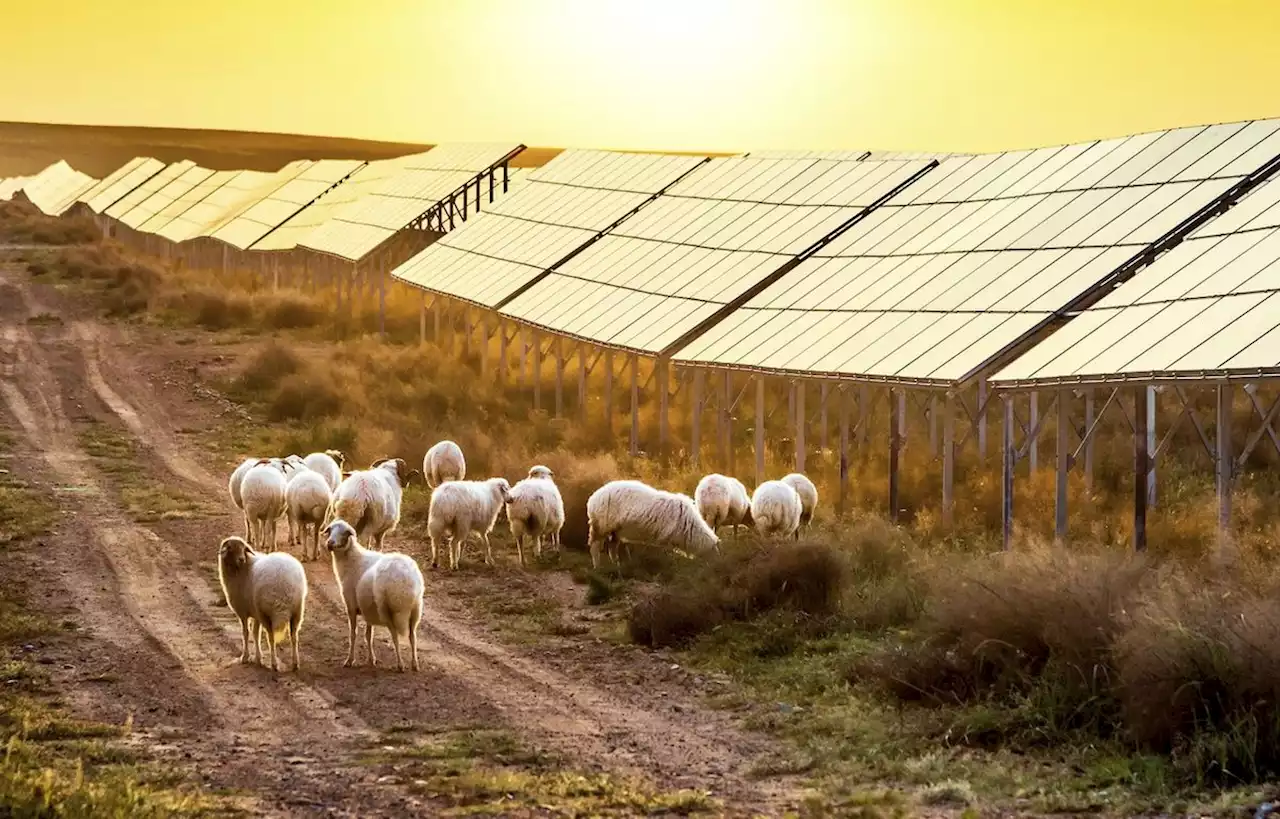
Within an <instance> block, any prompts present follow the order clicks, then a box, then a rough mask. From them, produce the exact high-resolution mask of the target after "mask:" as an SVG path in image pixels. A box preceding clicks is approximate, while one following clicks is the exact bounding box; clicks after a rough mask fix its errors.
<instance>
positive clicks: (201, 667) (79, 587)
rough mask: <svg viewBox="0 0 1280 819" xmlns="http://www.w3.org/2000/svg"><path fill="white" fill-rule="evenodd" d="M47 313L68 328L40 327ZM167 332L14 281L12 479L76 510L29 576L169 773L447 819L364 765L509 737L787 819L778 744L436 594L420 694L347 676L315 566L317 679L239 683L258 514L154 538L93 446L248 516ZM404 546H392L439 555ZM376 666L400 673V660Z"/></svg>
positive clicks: (262, 673)
mask: <svg viewBox="0 0 1280 819" xmlns="http://www.w3.org/2000/svg"><path fill="white" fill-rule="evenodd" d="M48 314H52V315H57V316H61V317H62V321H47V320H46V321H29V319H31V317H33V316H42V315H48ZM149 332H150V331H145V330H144V331H136V330H133V329H130V328H126V327H121V326H118V325H114V324H105V323H101V322H98V321H97V320H95V319H94V318H93V317H92V316H90V315H87V314H85V313H84V311H80V310H77V309H75V308H74V307H73V306H72V305H70V304H69V303H67V302H65V301H63V300H62V298H61V297H60V296H59V295H58V294H57V293H55V292H53V291H51V290H50V291H46V290H42V289H35V288H33V287H32V286H31V285H30V284H29V283H28V282H27V281H26V277H25V274H23V273H21V272H19V270H18V269H17V268H16V267H15V266H3V265H0V398H2V399H3V410H0V412H2V413H7V414H8V416H9V417H10V418H12V420H13V423H12V424H11V426H15V427H16V428H17V429H19V430H20V431H21V441H20V443H19V446H18V450H17V452H16V459H17V460H16V464H15V465H14V466H13V468H14V470H15V471H18V472H20V473H26V477H27V478H28V479H29V480H32V481H34V482H38V483H44V484H47V485H51V486H53V487H55V488H56V489H57V490H58V493H59V497H60V499H61V502H62V508H63V510H64V514H63V518H62V521H61V523H60V524H59V526H58V527H57V531H56V532H55V533H54V534H53V535H52V536H50V537H48V538H46V540H45V543H44V544H43V546H42V547H41V548H40V549H39V550H38V558H37V559H36V560H37V562H36V565H35V566H32V567H30V574H31V576H32V577H33V578H35V582H37V583H39V584H41V585H42V586H43V587H45V588H47V589H48V590H49V591H48V595H47V596H46V598H45V600H44V603H43V605H44V606H47V608H48V610H49V611H50V613H54V614H55V615H56V616H59V617H64V618H65V617H71V618H73V619H75V620H76V621H77V622H79V623H81V624H82V625H84V626H85V627H86V628H87V629H88V630H89V632H90V637H89V638H88V643H87V644H86V643H85V642H79V643H77V644H76V647H75V648H74V649H71V648H68V649H64V654H65V656H60V657H57V658H55V661H54V662H53V664H52V666H51V667H53V668H57V669H60V670H59V671H57V672H56V675H55V676H56V679H57V682H58V683H59V684H60V685H61V686H62V687H63V688H65V689H66V690H67V691H68V692H69V693H70V695H71V696H72V697H73V699H74V701H75V702H76V703H77V704H78V706H79V707H80V708H82V709H83V710H84V711H85V712H86V713H88V714H90V715H92V716H95V717H97V718H103V719H109V720H115V721H123V719H125V717H126V715H128V714H133V715H134V724H135V728H136V729H137V730H138V732H139V736H141V737H142V738H143V739H144V741H146V742H148V743H150V744H151V745H152V746H153V747H154V749H155V750H156V752H157V753H162V754H170V755H173V757H174V758H175V759H178V760H181V761H182V762H183V763H184V764H191V765H193V766H195V767H197V768H199V769H200V770H201V773H202V775H203V776H204V777H205V779H206V780H207V782H208V784H209V785H210V787H214V788H235V789H240V790H243V791H247V792H248V793H251V794H252V795H253V798H254V799H255V800H256V802H255V804H254V810H255V812H261V813H262V814H263V815H273V816H304V815H307V816H309V815H324V816H364V817H368V816H392V815H395V816H403V815H431V814H432V813H433V811H432V809H431V808H430V806H429V805H428V804H427V803H426V802H425V801H424V800H422V799H420V798H419V797H417V796H415V795H414V794H413V793H411V792H410V791H409V790H408V789H407V788H405V787H404V786H403V784H402V783H400V782H398V781H397V780H396V778H395V777H387V776H385V775H383V774H382V772H380V771H379V770H377V769H376V768H375V767H372V766H368V765H359V764H355V763H354V761H353V760H354V758H355V757H356V756H357V755H358V754H359V753H360V752H361V751H363V750H366V749H368V748H370V747H375V746H376V745H377V744H378V741H379V737H380V736H381V734H382V732H384V731H386V730H388V729H391V728H396V727H400V728H403V727H404V726H406V725H412V726H420V727H424V728H427V729H436V730H438V729H440V728H442V727H449V726H460V725H466V726H486V727H493V728H504V729H510V730H512V731H514V732H516V733H517V734H519V735H520V736H522V737H524V738H525V739H527V740H528V741H530V742H531V743H533V744H536V745H537V746H539V747H544V748H547V749H549V750H554V751H556V752H559V753H560V754H562V755H564V756H565V757H566V758H567V759H569V760H571V761H572V763H573V764H575V765H576V766H579V767H580V768H581V769H586V770H600V771H610V772H620V773H627V774H638V775H642V776H644V777H646V778H648V779H650V780H652V781H654V782H655V783H656V784H658V785H660V786H663V787H666V788H697V789H704V790H709V791H711V792H712V793H713V794H714V795H715V797H716V798H719V799H721V800H723V801H724V802H725V803H726V805H727V806H728V809H729V812H730V813H731V814H733V815H746V814H750V813H765V814H768V815H777V814H778V813H779V812H780V811H781V810H782V808H783V806H784V805H785V804H786V803H788V802H790V801H791V798H790V794H789V793H788V792H787V791H786V790H785V789H784V786H783V784H781V783H776V782H775V783H768V782H764V783H762V782H759V781H756V780H753V779H751V778H750V777H748V776H747V773H746V772H747V769H748V768H749V767H750V765H751V764H752V762H753V761H754V760H755V759H756V758H758V757H759V755H760V754H762V753H764V752H766V751H768V750H769V745H768V743H767V742H766V741H765V740H763V739H762V738H760V737H757V736H754V735H751V734H746V733H744V732H741V731H740V730H738V729H737V728H735V727H734V725H733V724H732V721H731V720H730V718H729V717H727V716H726V715H724V714H721V713H718V712H714V711H710V710H707V709H706V708H705V707H703V706H701V705H700V704H699V703H698V701H697V700H696V698H695V697H694V696H693V695H692V694H690V693H689V692H688V691H685V690H682V688H681V687H680V685H679V683H678V681H673V680H672V679H670V675H666V674H664V673H663V672H664V669H665V668H666V667H665V665H663V664H662V663H661V662H660V661H657V660H655V659H653V658H651V657H644V656H640V655H638V654H636V653H631V652H621V651H617V650H612V649H607V648H602V647H591V648H589V649H584V654H583V656H584V657H585V656H588V655H589V656H590V659H591V661H590V662H589V663H575V662H574V658H573V656H572V655H566V654H565V653H564V652H560V653H558V654H556V655H555V656H552V655H550V654H548V653H547V652H546V651H545V650H535V649H529V650H525V649H516V648H512V647H509V646H504V645H502V644H500V643H498V642H497V641H495V640H493V639H492V638H491V637H489V636H488V635H486V634H485V632H484V630H483V629H481V628H479V627H477V626H476V624H474V623H470V622H467V621H466V619H465V618H463V617H460V616H459V614H458V611H459V606H457V605H456V604H455V603H456V601H452V600H451V599H450V597H449V593H448V592H447V590H445V589H444V588H443V587H442V584H441V583H440V582H439V581H438V580H435V578H434V577H433V576H432V575H431V574H430V573H429V574H428V577H427V594H426V601H427V605H426V610H425V616H424V619H423V624H422V628H421V632H420V634H421V638H420V641H419V642H420V659H421V661H422V663H423V670H422V672H421V673H419V674H397V673H395V672H394V671H389V670H386V668H385V666H384V667H381V668H379V669H378V670H377V671H371V670H370V669H369V668H368V667H367V666H366V667H360V668H356V669H344V668H342V659H343V658H344V657H345V655H346V637H347V632H346V625H345V615H344V614H343V611H342V608H341V600H340V596H339V593H338V590H337V588H336V586H335V584H334V582H333V577H332V573H331V570H330V568H329V566H328V565H327V564H326V563H323V562H317V563H311V564H308V565H307V567H306V568H307V575H308V579H309V581H310V583H311V589H312V591H311V597H310V599H309V601H308V610H307V617H306V623H305V625H304V627H303V630H302V641H301V642H302V653H303V663H304V669H303V671H302V673H301V674H297V675H294V674H280V675H273V674H272V673H271V672H270V671H267V670H265V669H261V668H257V667H248V666H241V665H239V664H238V663H237V662H236V657H237V654H238V651H239V639H240V632H239V626H238V624H237V623H236V622H235V620H234V617H233V616H232V615H231V614H230V612H229V610H228V609H226V607H225V606H222V605H220V594H219V593H218V592H217V589H216V578H215V574H216V569H215V567H214V564H213V557H214V553H215V552H216V548H217V544H218V541H219V540H220V539H221V538H222V537H223V536H225V535H227V534H232V533H236V532H237V531H238V530H239V529H240V528H241V524H240V522H239V521H240V519H239V517H238V515H236V516H233V515H231V514H229V513H228V514H225V515H214V516H211V517H203V518H199V519H193V520H173V521H163V522H160V523H157V524H154V525H142V524H138V523H136V522H134V521H133V520H131V519H130V517H129V516H128V515H127V514H126V512H125V509H124V506H123V505H122V503H121V501H120V497H119V493H118V492H117V491H116V487H114V486H113V482H112V480H111V478H110V476H109V475H106V474H104V473H103V472H102V471H100V469H98V468H97V467H96V466H95V463H94V461H93V459H92V458H91V457H90V456H89V454H88V452H87V451H86V449H85V446H84V443H83V441H82V437H81V436H80V435H79V434H78V430H79V429H80V428H82V426H83V425H84V424H86V423H89V422H96V423H98V424H105V425H109V426H110V428H112V429H114V430H117V431H119V432H120V433H121V434H125V435H127V436H130V437H131V438H132V439H133V440H134V441H135V442H136V443H137V444H139V445H140V447H139V448H140V450H141V451H142V452H143V453H144V458H143V460H144V464H143V465H144V467H145V468H146V469H149V470H152V471H153V474H154V475H156V476H157V477H159V478H160V480H162V481H164V482H177V483H180V484H181V485H182V486H183V487H184V488H185V489H187V490H189V491H191V492H192V493H195V494H198V495H199V496H201V497H203V498H206V499H208V500H209V501H210V502H211V503H213V504H219V505H223V506H226V507H228V512H229V511H230V509H229V501H228V500H226V489H225V477H224V475H223V474H222V472H221V471H220V465H219V464H216V463H213V464H210V463H207V460H208V459H209V457H210V456H209V455H208V454H207V453H202V452H199V451H193V450H192V448H191V447H190V446H189V445H188V444H187V443H186V442H185V441H184V440H183V438H184V436H183V435H182V434H181V433H180V430H183V429H189V428H192V427H196V428H198V427H199V426H200V425H202V424H210V423H213V421H214V419H215V418H216V416H217V414H218V412H219V411H220V408H219V407H218V406H217V405H216V404H214V402H213V401H212V400H211V399H210V398H209V396H207V395H206V394H204V393H202V392H201V391H198V390H194V389H193V388H192V385H191V384H190V383H187V384H177V383H175V377H174V374H173V372H172V368H170V371H169V372H167V373H166V372H159V371H157V367H158V366H161V365H158V364H157V359H158V356H157V354H156V351H155V348H154V346H152V347H150V348H146V349H145V350H144V346H143V345H142V344H140V342H139V339H138V337H137V336H138V334H139V333H149ZM144 352H145V354H144ZM178 380H180V378H179V379H178ZM221 409H222V410H223V411H225V408H221ZM406 540H407V538H405V537H404V536H400V537H399V538H395V542H394V543H393V545H394V547H395V548H399V549H402V550H406V551H410V552H412V553H420V548H419V545H418V544H414V543H409V542H406ZM25 570H26V567H24V571H25ZM375 647H376V648H378V649H380V650H381V652H382V653H381V657H382V659H383V661H384V663H385V662H386V661H388V660H389V659H390V655H389V648H387V647H386V643H385V640H383V639H382V638H380V639H379V640H378V641H375ZM610 652H612V653H610ZM602 662H603V663H604V664H605V666H602ZM609 664H614V665H609ZM617 664H621V668H620V667H619V666H618V665H617Z"/></svg>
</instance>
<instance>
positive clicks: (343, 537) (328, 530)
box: [320, 518, 357, 554]
mask: <svg viewBox="0 0 1280 819" xmlns="http://www.w3.org/2000/svg"><path fill="white" fill-rule="evenodd" d="M320 534H322V535H324V539H325V540H324V545H325V547H327V548H328V549H329V551H330V552H333V553H335V554H336V553H338V552H345V551H346V550H347V549H349V548H351V546H352V545H355V544H356V542H357V541H356V530H355V529H353V528H352V527H351V524H350V523H347V522H346V521H345V520H343V519H342V518H338V519H337V520H335V521H334V522H333V523H330V524H329V525H328V526H326V527H324V529H322V530H320Z"/></svg>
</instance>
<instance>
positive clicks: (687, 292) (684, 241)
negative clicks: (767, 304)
mask: <svg viewBox="0 0 1280 819" xmlns="http://www.w3.org/2000/svg"><path fill="white" fill-rule="evenodd" d="M927 167H928V164H927V163H925V162H844V161H839V160H829V159H821V160H813V159H759V158H754V157H729V158H724V159H713V160H711V161H710V162H708V163H707V164H706V165H704V166H703V167H701V168H699V169H698V170H697V171H695V172H694V173H692V174H690V175H689V176H687V177H685V178H684V179H682V180H680V181H679V182H677V183H676V184H674V185H672V186H671V187H670V188H669V189H667V190H666V191H665V192H664V193H663V194H662V195H661V196H659V197H658V198H657V199H655V200H654V201H653V202H652V203H651V204H649V205H646V206H645V207H644V208H643V209H642V210H641V211H640V212H638V213H637V214H636V215H635V216H633V217H631V218H630V219H628V220H627V221H626V222H624V223H622V224H621V225H619V226H618V227H616V228H614V229H613V230H611V231H609V233H608V234H607V235H605V236H604V237H602V238H601V239H600V240H599V241H597V242H595V243H594V244H592V245H591V246H590V247H588V248H587V249H585V250H584V251H583V252H582V253H580V254H578V255H577V256H575V257H574V258H573V259H571V260H570V261H568V262H567V263H565V264H564V265H561V266H560V267H559V268H558V269H557V270H555V271H554V272H553V273H551V274H550V275H549V276H547V277H546V278H545V279H543V280H542V281H539V282H538V283H537V284H536V285H534V286H533V287H532V288H530V289H529V290H528V291H526V292H524V293H521V294H520V295H518V296H517V297H516V298H514V299H512V300H511V301H510V303H508V304H506V305H505V306H504V307H503V308H502V312H503V313H504V314H506V315H509V316H511V317H513V318H518V319H520V320H522V321H526V322H530V323H534V324H538V325H540V326H543V327H547V328H549V329H551V330H555V331H557V332H561V333H566V334H569V335H573V336H578V337H581V338H586V339H590V340H592V341H595V342H597V343H600V344H606V345H610V346H617V347H624V348H628V349H633V350H638V351H642V352H647V353H660V352H662V351H664V350H666V349H667V348H668V347H669V346H671V345H672V344H674V343H675V342H677V341H678V340H679V339H680V338H682V337H683V336H684V335H686V334H687V333H689V332H690V331H692V330H694V329H695V328H697V327H698V326H699V325H701V324H703V323H704V322H707V321H708V320H711V319H712V318H713V317H714V316H716V315H718V314H721V313H723V312H724V311H725V310H726V309H729V306H730V305H731V304H732V303H733V302H735V301H736V300H739V299H740V298H742V297H744V296H745V295H747V294H748V292H749V291H750V290H751V289H752V288H754V287H757V286H759V285H760V284H761V283H762V282H764V281H765V280H766V279H767V277H769V276H771V275H773V274H775V273H777V272H778V271H779V270H780V269H781V268H783V267H784V266H786V265H788V264H791V263H793V262H794V260H795V259H796V257H797V256H799V255H800V254H802V253H804V252H805V251H806V250H808V249H809V248H811V247H812V246H814V245H815V244H816V243H819V242H821V241H823V240H824V239H825V238H826V237H828V236H829V235H830V234H831V233H832V232H833V231H837V230H839V229H840V228H841V227H842V226H844V225H846V223H848V222H849V221H850V220H851V219H855V218H858V217H860V216H861V215H863V214H864V213H865V210H866V209H867V208H870V207H872V206H874V205H875V204H876V202H878V201H879V200H880V199H882V198H883V197H885V196H886V195H888V194H890V193H891V192H892V191H894V190H895V189H897V188H898V187H900V186H901V185H903V184H906V183H907V182H908V181H909V180H911V179H912V178H913V177H914V176H915V175H916V174H919V173H922V172H924V171H925V170H926V169H927Z"/></svg>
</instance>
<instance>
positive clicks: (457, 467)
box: [422, 441, 467, 489]
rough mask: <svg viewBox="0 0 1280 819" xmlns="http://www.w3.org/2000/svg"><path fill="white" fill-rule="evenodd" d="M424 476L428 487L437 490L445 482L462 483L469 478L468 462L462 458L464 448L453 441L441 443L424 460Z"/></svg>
mask: <svg viewBox="0 0 1280 819" xmlns="http://www.w3.org/2000/svg"><path fill="white" fill-rule="evenodd" d="M422 476H423V477H424V478H426V480H427V487H428V488H430V489H435V488H436V487H437V486H439V485H440V484H442V483H444V482H445V481H460V480H463V479H464V478H466V477H467V461H466V459H465V458H463V457H462V447H460V446H458V445H457V444H455V443H454V442H453V441H441V442H440V443H438V444H436V445H435V446H433V447H431V449H428V450H427V454H426V455H424V456H423V458H422Z"/></svg>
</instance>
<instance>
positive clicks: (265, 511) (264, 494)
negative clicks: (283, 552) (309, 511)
mask: <svg viewBox="0 0 1280 819" xmlns="http://www.w3.org/2000/svg"><path fill="white" fill-rule="evenodd" d="M285 468H286V466H285V463H284V462H283V461H281V460H280V459H279V458H260V459H259V460H258V462H257V463H256V464H255V465H254V466H252V467H251V468H250V469H249V471H248V472H246V473H245V476H244V480H243V481H241V482H240V499H241V500H242V501H243V502H244V515H245V518H246V519H247V521H248V526H249V538H248V540H249V544H250V545H252V546H257V547H258V548H259V549H261V550H263V551H266V552H274V551H275V549H276V522H277V521H278V520H279V519H280V516H281V515H283V514H284V513H285V511H286V510H287V508H288V506H287V503H286V500H285V490H286V489H287V487H288V482H287V480H286V479H285Z"/></svg>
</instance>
